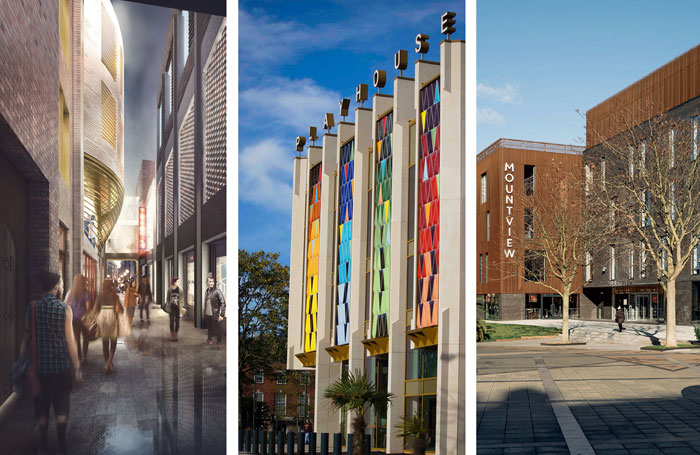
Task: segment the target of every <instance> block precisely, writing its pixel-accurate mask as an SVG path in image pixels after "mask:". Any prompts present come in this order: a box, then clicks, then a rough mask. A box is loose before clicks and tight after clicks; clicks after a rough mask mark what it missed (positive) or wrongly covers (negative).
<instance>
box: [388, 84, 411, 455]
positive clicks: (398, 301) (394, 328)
mask: <svg viewBox="0 0 700 455" xmlns="http://www.w3.org/2000/svg"><path fill="white" fill-rule="evenodd" d="M414 85H415V84H414V81H413V79H409V78H405V77H397V78H395V79H394V133H393V134H394V137H393V140H394V149H393V152H392V154H393V163H392V167H393V169H392V171H393V173H392V182H391V257H390V261H391V281H390V289H391V294H390V295H389V314H388V315H387V316H388V317H387V318H388V322H389V324H388V325H389V378H388V390H389V392H391V393H393V394H394V395H396V397H395V398H394V402H393V403H392V404H391V406H389V408H388V410H387V424H386V427H387V440H386V442H387V445H386V451H387V453H401V452H402V451H403V438H399V437H398V436H396V431H394V430H395V427H396V425H398V424H399V423H401V416H402V415H403V414H404V405H403V396H404V380H405V378H406V335H405V333H406V290H407V289H406V287H407V284H408V283H407V282H406V267H407V264H406V262H407V259H406V256H407V254H408V246H407V242H408V188H409V183H410V182H409V180H408V163H409V158H410V157H409V146H408V145H409V140H410V137H409V136H410V133H409V131H410V128H409V122H410V121H411V120H414V119H415V118H416V115H415V107H414V104H413V98H414Z"/></svg>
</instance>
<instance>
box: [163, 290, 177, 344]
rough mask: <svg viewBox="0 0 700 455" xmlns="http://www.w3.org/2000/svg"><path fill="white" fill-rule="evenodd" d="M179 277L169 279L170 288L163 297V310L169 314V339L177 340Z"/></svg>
mask: <svg viewBox="0 0 700 455" xmlns="http://www.w3.org/2000/svg"><path fill="white" fill-rule="evenodd" d="M179 283H180V279H179V278H178V277H173V278H171V279H170V289H168V295H167V297H166V299H165V308H164V310H165V312H166V313H169V314H170V341H177V332H178V331H179V330H180V287H179V286H178V284H179Z"/></svg>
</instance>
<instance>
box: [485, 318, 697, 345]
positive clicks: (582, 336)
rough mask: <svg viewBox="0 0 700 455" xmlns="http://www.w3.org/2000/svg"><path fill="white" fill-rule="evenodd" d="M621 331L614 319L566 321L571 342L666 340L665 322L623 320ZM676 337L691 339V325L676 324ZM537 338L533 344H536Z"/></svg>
mask: <svg viewBox="0 0 700 455" xmlns="http://www.w3.org/2000/svg"><path fill="white" fill-rule="evenodd" d="M487 322H488V323H489V324H492V323H493V324H524V325H537V326H542V327H557V328H559V329H561V323H562V321H561V319H527V320H522V321H487ZM623 327H624V328H625V330H624V331H623V332H619V331H618V327H617V324H616V323H615V322H614V321H581V320H570V321H569V337H570V338H571V341H582V342H586V343H589V344H594V345H600V344H614V345H630V346H637V347H639V346H649V345H652V344H659V343H661V344H663V342H664V340H665V339H666V325H665V324H653V323H645V322H626V323H624V324H623ZM676 339H677V340H678V342H679V343H687V342H688V341H689V340H695V331H694V329H693V327H692V326H687V325H679V326H677V327H676ZM540 342H541V340H537V341H536V342H535V343H531V344H533V345H534V344H539V343H540Z"/></svg>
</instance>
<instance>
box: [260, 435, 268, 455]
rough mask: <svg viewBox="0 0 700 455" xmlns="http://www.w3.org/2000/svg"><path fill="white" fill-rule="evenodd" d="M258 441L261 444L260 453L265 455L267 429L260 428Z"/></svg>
mask: <svg viewBox="0 0 700 455" xmlns="http://www.w3.org/2000/svg"><path fill="white" fill-rule="evenodd" d="M260 443H261V445H262V447H261V448H260V453H261V454H262V455H267V431H265V430H260Z"/></svg>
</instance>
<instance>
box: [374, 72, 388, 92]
mask: <svg viewBox="0 0 700 455" xmlns="http://www.w3.org/2000/svg"><path fill="white" fill-rule="evenodd" d="M373 83H374V86H375V87H376V88H383V87H384V86H385V85H386V71H383V70H376V71H375V72H374V81H373Z"/></svg>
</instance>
